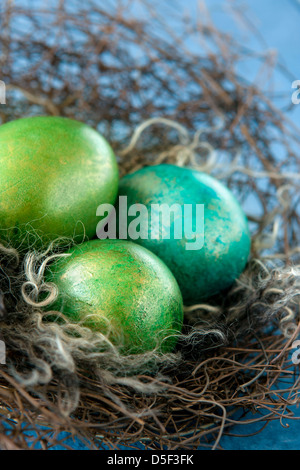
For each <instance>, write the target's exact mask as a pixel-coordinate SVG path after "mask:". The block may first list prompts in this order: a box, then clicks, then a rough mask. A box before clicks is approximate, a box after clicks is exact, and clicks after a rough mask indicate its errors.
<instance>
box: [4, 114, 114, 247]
mask: <svg viewBox="0 0 300 470" xmlns="http://www.w3.org/2000/svg"><path fill="white" fill-rule="evenodd" d="M0 168H1V171H0V239H1V240H4V241H8V242H9V243H10V244H11V245H12V246H16V247H20V245H21V246H23V247H24V248H25V249H26V247H28V245H30V244H31V245H32V243H35V242H37V243H39V245H40V244H41V243H42V244H46V243H48V242H50V241H51V240H53V239H56V238H57V237H70V238H75V239H76V240H77V241H81V240H82V239H83V237H84V235H86V236H87V237H88V238H92V237H93V236H94V235H95V234H96V226H97V223H98V222H99V218H98V217H97V216H96V210H97V207H98V206H99V205H100V204H102V203H110V204H113V203H114V202H115V199H116V196H117V191H118V180H119V176H118V167H117V162H116V158H115V155H114V152H113V150H112V148H111V147H110V145H109V144H108V142H107V141H106V140H105V139H104V138H103V137H102V136H101V135H100V134H99V133H98V132H97V131H95V130H94V129H92V128H91V127H89V126H87V125H85V124H83V123H81V122H78V121H75V120H72V119H67V118H62V117H51V116H40V117H39V116H38V117H29V118H24V119H17V120H15V121H11V122H8V123H6V124H3V125H1V126H0Z"/></svg>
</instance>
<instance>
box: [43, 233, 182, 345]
mask: <svg viewBox="0 0 300 470" xmlns="http://www.w3.org/2000/svg"><path fill="white" fill-rule="evenodd" d="M69 254H70V256H68V257H64V258H60V259H59V260H58V261H56V262H55V263H53V264H52V265H51V266H50V268H49V271H48V273H47V275H46V280H47V281H48V282H49V281H50V282H54V283H55V285H56V286H57V288H58V292H59V295H58V298H57V300H56V301H55V304H54V305H51V306H50V307H49V308H51V310H53V309H56V310H58V311H60V312H62V313H63V314H65V315H66V316H68V317H69V318H70V319H71V321H73V322H80V323H81V324H82V325H84V326H87V327H89V328H91V329H92V330H96V331H100V332H101V333H103V334H105V335H108V337H109V339H110V340H111V342H112V343H114V344H115V345H116V346H119V347H120V351H121V352H125V353H133V354H134V353H143V352H146V351H150V350H153V349H156V348H157V350H158V351H160V352H169V351H171V350H172V349H173V348H174V345H175V343H176V339H177V336H178V333H179V332H180V330H181V327H182V321H183V303H182V296H181V292H180V289H179V286H178V284H177V282H176V280H175V278H174V276H173V274H172V273H171V272H170V270H169V269H168V268H167V266H166V265H165V264H164V263H163V262H162V261H161V260H160V259H159V258H157V256H156V255H154V254H153V253H151V252H150V251H149V250H147V249H146V248H143V247H141V246H139V245H137V244H135V243H132V242H129V241H123V240H92V241H89V242H86V243H83V244H82V245H78V246H76V247H75V248H72V249H71V250H70V251H69Z"/></svg>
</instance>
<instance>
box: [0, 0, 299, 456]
mask: <svg viewBox="0 0 300 470" xmlns="http://www.w3.org/2000/svg"><path fill="white" fill-rule="evenodd" d="M54 3H55V2H52V5H51V7H50V6H48V5H46V2H45V6H44V7H41V6H40V7H38V8H36V9H32V8H29V7H28V9H27V8H25V7H23V6H22V7H21V6H20V7H19V6H18V3H17V2H16V4H14V5H12V3H11V2H10V1H4V2H2V3H1V7H0V10H1V11H0V13H1V14H0V44H1V46H0V47H1V58H0V70H1V74H2V75H1V77H0V78H1V80H3V81H4V82H5V83H6V89H7V100H6V105H5V106H1V108H0V117H1V120H2V123H4V122H6V121H9V120H11V119H16V118H19V117H25V116H31V115H60V116H65V117H68V118H73V119H77V120H80V121H83V122H86V123H87V124H89V125H91V126H93V127H94V128H96V129H98V130H99V131H100V132H101V133H102V134H103V135H105V137H106V138H107V139H108V141H109V142H110V143H111V145H112V146H113V148H114V150H115V152H116V155H117V157H118V162H119V166H120V172H121V174H122V175H123V174H126V173H128V172H131V171H134V170H136V169H138V168H141V167H143V166H145V165H153V164H157V163H173V164H177V165H179V166H188V167H193V168H196V169H198V170H200V171H204V172H207V173H210V174H212V175H213V176H215V177H216V178H218V179H220V180H221V181H222V182H223V183H225V184H226V185H227V186H228V187H229V188H230V189H231V190H232V191H233V192H234V194H235V195H236V196H237V198H238V199H239V200H240V202H241V204H242V205H243V207H244V208H245V211H246V212H247V216H248V219H249V223H250V229H251V236H252V251H251V257H250V260H249V262H248V265H247V266H246V269H245V271H244V273H243V274H242V275H241V277H240V278H239V279H238V280H237V281H236V282H235V284H234V285H233V286H232V287H231V288H230V289H229V290H228V291H227V292H226V293H223V294H222V295H219V296H215V297H214V298H212V299H210V300H209V301H208V302H207V303H205V304H201V305H200V304H199V305H192V306H189V307H186V308H185V320H184V328H183V331H182V334H181V335H180V337H179V340H178V344H177V347H176V350H175V351H174V352H173V353H172V354H165V355H160V354H156V353H155V352H154V353H147V354H137V355H132V356H121V355H120V354H119V353H118V350H117V349H116V348H115V347H109V348H108V349H107V350H105V351H104V350H103V349H101V348H100V349H99V348H97V346H98V345H99V344H101V341H103V337H102V336H101V334H100V333H93V332H91V331H90V330H89V329H88V328H83V327H78V328H79V329H78V328H77V329H76V332H77V334H76V335H72V334H71V335H70V334H69V333H70V330H72V325H71V324H70V323H68V321H67V320H66V319H65V322H64V323H59V324H58V323H53V322H51V321H49V319H48V320H47V318H46V315H47V314H46V313H45V312H44V310H43V306H44V304H45V302H47V300H43V295H42V294H43V292H44V291H45V283H44V280H43V273H44V270H45V267H46V265H47V264H48V263H49V262H50V261H51V259H52V258H53V256H56V255H57V254H60V253H61V250H62V249H61V248H59V247H58V246H55V245H52V246H49V247H48V249H47V250H45V251H43V252H41V251H36V250H34V249H33V248H29V249H28V251H27V252H25V253H24V252H18V250H17V249H16V248H15V247H14V248H13V247H11V246H9V245H4V244H3V245H1V249H0V253H1V259H0V264H1V273H0V289H1V293H2V297H1V299H2V300H1V307H0V312H1V313H0V335H1V339H2V340H3V341H4V342H5V345H6V364H5V365H4V364H3V365H1V366H0V416H1V423H0V446H1V447H2V448H5V449H27V448H42V449H50V448H53V447H54V446H56V445H60V446H62V447H66V448H67V447H68V442H67V441H66V436H67V435H68V434H66V433H65V432H64V431H67V432H68V433H71V434H70V435H71V436H73V437H75V436H76V437H77V438H79V439H80V440H81V441H82V442H84V443H85V444H86V445H87V446H89V447H91V448H117V447H118V446H119V445H120V444H122V445H126V446H128V447H133V448H134V447H135V445H136V444H135V443H136V442H140V443H142V444H143V445H144V446H145V448H146V449H163V448H167V449H196V448H198V447H200V448H205V447H209V448H220V446H221V443H222V441H221V438H222V436H223V435H225V434H230V433H231V432H233V431H232V428H233V427H234V426H235V425H237V424H239V425H243V426H244V427H245V434H247V432H248V431H247V428H248V426H249V424H250V423H251V422H255V423H261V428H263V427H264V426H265V425H267V424H268V423H269V422H270V421H272V420H274V419H280V420H282V419H283V418H285V419H293V417H294V416H293V413H292V411H291V410H290V406H291V405H294V404H296V403H297V401H298V394H299V390H300V385H299V377H298V366H297V365H296V364H294V363H293V362H292V361H291V360H290V354H289V353H290V352H291V350H292V349H293V343H294V340H295V339H297V336H298V334H299V333H300V323H299V288H300V271H299V266H300V265H299V253H300V243H299V239H300V230H299V222H300V211H299V179H300V171H299V147H298V146H299V132H298V130H297V129H296V127H295V126H294V124H293V122H292V121H289V120H288V118H287V117H286V114H283V113H282V112H281V111H280V110H279V109H278V108H277V107H276V106H275V104H274V99H273V98H274V97H273V96H272V95H271V94H268V93H267V92H265V91H264V92H263V91H262V90H261V89H260V88H259V87H258V86H255V85H254V84H253V83H250V82H247V81H246V80H245V79H243V78H242V77H241V76H239V75H238V73H237V72H236V70H237V65H238V64H239V62H240V61H244V60H247V59H251V60H253V57H254V54H253V52H252V51H251V50H248V49H247V48H246V47H244V46H243V47H242V46H240V45H239V44H238V43H236V42H235V41H234V40H233V39H232V38H231V37H229V36H228V35H226V34H224V33H222V32H220V31H219V30H217V29H216V28H215V27H214V26H213V24H212V23H211V22H210V21H208V20H206V21H205V22H196V21H194V20H193V19H190V18H182V17H180V15H177V10H176V8H174V7H173V2H172V5H167V2H166V4H163V5H161V7H160V8H162V11H161V12H160V13H159V11H160V8H153V2H151V3H149V4H148V3H147V2H144V3H143V7H142V10H141V11H140V12H139V10H135V9H134V8H133V7H134V6H135V7H136V8H138V5H137V2H127V3H126V7H123V6H122V2H120V3H117V2H113V1H111V2H107V1H105V2H98V1H97V2H96V1H95V2H94V1H93V0H88V1H86V2H85V4H84V5H82V4H81V3H79V2H78V4H77V2H72V6H70V5H69V3H68V2H63V1H61V2H57V5H55V4H54ZM70 3H71V2H70ZM101 5H102V6H101ZM124 5H125V2H124ZM165 10H167V11H165ZM145 12H147V15H146V14H145ZM202 13H203V12H202ZM171 17H172V22H171V23H170V24H172V28H171V27H170V24H169V26H168V24H166V23H165V21H164V18H171ZM176 25H177V26H178V27H177V26H176ZM176 30H177V31H180V32H181V34H180V35H179V34H176V33H175V31H176ZM196 41H198V43H197V42H196ZM191 44H197V47H196V48H195V47H192V45H191ZM271 59H272V57H271V56H269V55H268V54H266V55H265V56H261V55H260V56H259V57H257V58H256V59H255V60H256V62H257V63H258V62H260V64H259V66H260V67H259V70H260V72H259V77H260V78H265V77H267V76H269V75H268V74H269V73H270V68H271V67H272V60H271ZM257 81H258V80H257ZM48 300H49V297H48ZM99 350H101V351H102V352H99ZM149 361H150V363H151V368H150V369H149V368H148V367H147V364H149ZM294 362H298V361H294ZM153 364H154V365H155V367H153ZM137 370H139V372H137ZM141 371H142V372H141Z"/></svg>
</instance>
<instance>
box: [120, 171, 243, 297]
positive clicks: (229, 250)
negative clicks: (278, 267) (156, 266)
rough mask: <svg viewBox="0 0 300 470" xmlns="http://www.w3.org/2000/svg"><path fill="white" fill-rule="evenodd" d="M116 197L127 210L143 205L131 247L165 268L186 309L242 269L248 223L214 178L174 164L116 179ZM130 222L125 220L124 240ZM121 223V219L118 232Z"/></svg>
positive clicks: (223, 286) (226, 286) (132, 218)
mask: <svg viewBox="0 0 300 470" xmlns="http://www.w3.org/2000/svg"><path fill="white" fill-rule="evenodd" d="M119 196H126V197H127V200H126V202H127V204H128V207H130V206H132V205H133V204H139V205H142V206H146V209H147V210H146V211H144V210H142V209H141V207H142V206H141V207H140V210H139V211H140V214H139V224H140V226H141V227H142V230H141V233H140V234H139V235H138V238H137V237H136V235H134V236H135V242H136V243H139V244H140V245H142V246H144V247H146V248H148V249H149V250H151V251H152V252H154V253H155V254H156V255H157V256H159V258H161V259H162V260H163V261H164V262H165V263H166V264H167V266H168V267H169V268H170V270H171V271H172V272H173V274H174V276H175V278H176V279H177V281H178V284H179V286H180V289H181V292H182V295H183V300H184V302H185V303H186V304H187V305H189V304H194V303H197V302H201V301H202V300H205V299H207V298H209V297H210V296H212V295H214V294H216V293H219V292H220V291H222V290H224V289H226V288H228V287H229V286H230V285H231V284H232V283H233V282H234V280H235V279H236V278H238V276H239V275H240V274H241V273H242V271H243V270H244V268H245V265H246V262H247V259H248V256H249V252H250V245H251V239H250V233H249V229H248V222H247V219H246V216H245V214H244V212H243V210H242V209H241V207H240V205H239V203H238V201H237V200H236V199H235V197H234V195H233V194H232V193H231V192H230V191H229V189H227V188H226V187H225V186H224V185H223V184H222V183H220V182H219V181H218V180H216V179H215V178H213V177H211V176H209V175H207V174H205V173H201V172H199V171H197V170H193V169H189V168H181V167H178V166H175V165H157V166H151V167H145V168H142V169H141V170H138V171H136V172H135V173H132V174H129V175H126V176H125V177H124V178H122V179H121V181H120V185H119ZM163 205H165V209H166V210H164V207H163ZM136 207H137V206H136ZM137 209H138V207H137ZM169 210H170V211H171V212H172V213H171V215H170V217H169V216H168V211H169ZM119 213H121V212H119ZM134 219H135V217H134V216H130V215H129V216H128V219H127V228H128V237H129V238H131V233H133V232H132V231H131V230H130V224H131V223H132V222H133V220H134ZM122 224H123V219H122V220H121V221H119V232H121V231H122V230H124V227H123V226H122ZM135 224H136V222H135Z"/></svg>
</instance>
